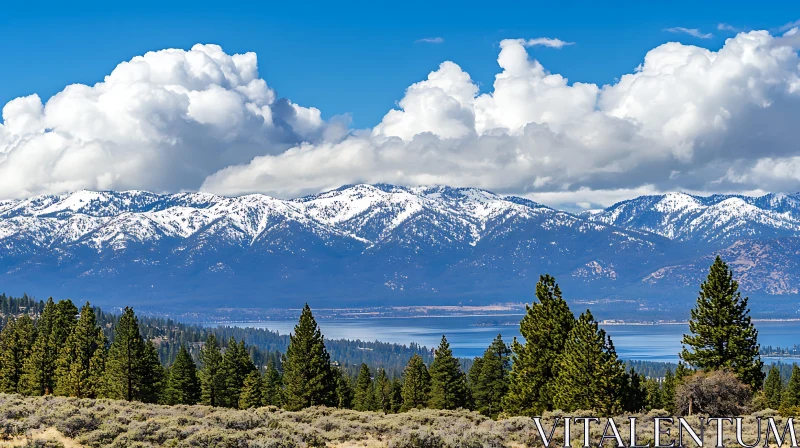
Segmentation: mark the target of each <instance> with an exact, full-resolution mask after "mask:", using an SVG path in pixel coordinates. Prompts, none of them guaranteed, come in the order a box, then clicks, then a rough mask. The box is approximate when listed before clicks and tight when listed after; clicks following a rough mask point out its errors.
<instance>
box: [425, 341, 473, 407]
mask: <svg viewBox="0 0 800 448" xmlns="http://www.w3.org/2000/svg"><path fill="white" fill-rule="evenodd" d="M430 376H431V391H430V400H429V405H430V407H432V408H434V409H457V408H463V407H466V404H467V384H466V378H465V377H464V374H463V373H462V372H461V366H460V364H459V362H458V360H457V359H456V358H454V357H453V351H452V350H450V343H448V342H447V338H446V337H444V336H442V341H441V342H440V343H439V348H437V349H436V356H435V358H434V359H433V363H432V364H431V369H430Z"/></svg>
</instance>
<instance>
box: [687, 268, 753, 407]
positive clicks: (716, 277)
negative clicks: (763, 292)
mask: <svg viewBox="0 0 800 448" xmlns="http://www.w3.org/2000/svg"><path fill="white" fill-rule="evenodd" d="M747 301H748V298H747V297H744V298H742V296H741V293H740V292H739V284H738V283H737V282H736V280H734V279H733V272H732V271H731V270H730V269H729V268H728V265H727V264H725V262H723V261H722V259H721V258H720V257H717V258H716V259H715V260H714V264H713V265H711V269H710V271H709V274H708V278H707V279H706V281H705V282H703V284H702V285H701V286H700V294H699V296H698V298H697V306H696V307H695V308H694V309H692V311H691V320H690V321H689V331H690V332H691V335H684V336H683V341H682V343H683V344H684V348H683V351H682V352H681V359H682V360H683V361H685V362H687V363H688V364H689V365H691V366H694V367H696V368H700V369H703V370H719V369H729V370H731V371H732V372H733V373H734V374H735V375H736V376H737V377H738V378H739V380H741V381H742V382H743V383H745V384H748V385H750V387H751V388H752V390H754V391H755V390H757V389H758V388H760V387H761V385H762V384H763V382H764V372H762V370H761V369H762V367H763V365H764V363H763V362H762V361H761V357H760V356H759V349H760V346H759V345H758V330H756V328H755V327H754V326H753V323H752V322H751V321H750V315H749V314H750V310H749V309H748V308H747ZM687 346H688V348H687Z"/></svg>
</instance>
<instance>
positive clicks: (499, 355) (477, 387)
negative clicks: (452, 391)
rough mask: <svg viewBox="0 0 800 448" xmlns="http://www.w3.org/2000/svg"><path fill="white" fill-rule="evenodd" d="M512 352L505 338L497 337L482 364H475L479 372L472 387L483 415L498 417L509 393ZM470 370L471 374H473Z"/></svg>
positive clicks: (475, 399)
mask: <svg viewBox="0 0 800 448" xmlns="http://www.w3.org/2000/svg"><path fill="white" fill-rule="evenodd" d="M510 355H511V350H509V348H508V346H507V345H506V343H505V342H503V337H502V336H501V335H499V334H498V335H497V337H496V338H495V339H494V341H492V344H491V345H490V346H489V348H488V349H487V350H486V351H485V352H484V354H483V358H478V360H480V362H476V363H475V364H473V366H472V369H475V368H476V366H477V368H478V369H480V370H479V373H478V375H477V379H476V380H474V381H475V384H474V385H473V387H472V390H473V399H474V401H475V408H476V409H477V410H478V411H479V412H480V413H482V414H484V415H488V416H490V417H492V418H494V417H497V415H498V414H499V413H500V410H501V404H502V400H503V397H505V395H506V392H508V376H509V370H510V368H511V365H510V364H511V359H510ZM472 369H470V373H471V372H472Z"/></svg>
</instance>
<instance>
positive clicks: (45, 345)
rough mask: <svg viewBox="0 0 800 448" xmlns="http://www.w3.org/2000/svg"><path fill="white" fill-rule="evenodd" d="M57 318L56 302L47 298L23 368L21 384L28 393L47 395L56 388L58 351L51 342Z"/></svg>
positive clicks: (23, 390) (24, 391)
mask: <svg viewBox="0 0 800 448" xmlns="http://www.w3.org/2000/svg"><path fill="white" fill-rule="evenodd" d="M55 319H56V304H55V302H53V298H52V297H51V298H49V299H47V303H45V305H44V309H43V310H42V314H41V315H40V316H39V319H38V320H37V321H36V339H35V340H34V342H33V347H32V348H31V353H30V355H29V356H28V358H27V359H26V360H25V364H24V365H23V368H22V378H21V379H20V386H21V389H22V392H23V393H25V394H27V395H35V396H38V395H45V394H51V393H53V390H54V389H55V383H56V381H55V371H56V365H55V363H56V360H57V355H58V352H57V351H56V350H55V349H56V347H53V346H52V344H51V338H50V336H51V334H52V332H53V324H54V323H55Z"/></svg>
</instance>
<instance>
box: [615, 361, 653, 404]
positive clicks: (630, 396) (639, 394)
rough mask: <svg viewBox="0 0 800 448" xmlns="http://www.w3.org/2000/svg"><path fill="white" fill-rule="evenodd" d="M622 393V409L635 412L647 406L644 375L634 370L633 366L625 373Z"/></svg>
mask: <svg viewBox="0 0 800 448" xmlns="http://www.w3.org/2000/svg"><path fill="white" fill-rule="evenodd" d="M621 393H622V409H623V410H624V411H626V412H630V413H635V412H639V411H641V410H643V409H645V408H646V407H647V389H646V388H645V383H644V381H642V377H641V376H640V375H639V374H638V373H636V371H635V370H633V367H631V369H630V370H629V371H628V373H627V374H626V375H625V387H624V388H623V390H622V391H621Z"/></svg>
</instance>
